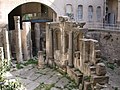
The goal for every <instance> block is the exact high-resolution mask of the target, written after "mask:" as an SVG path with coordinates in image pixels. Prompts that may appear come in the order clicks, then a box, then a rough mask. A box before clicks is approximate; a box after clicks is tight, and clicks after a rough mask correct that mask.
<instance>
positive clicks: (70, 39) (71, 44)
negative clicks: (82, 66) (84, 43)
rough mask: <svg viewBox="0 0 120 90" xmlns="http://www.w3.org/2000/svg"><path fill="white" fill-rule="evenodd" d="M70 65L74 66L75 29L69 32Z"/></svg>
mask: <svg viewBox="0 0 120 90" xmlns="http://www.w3.org/2000/svg"><path fill="white" fill-rule="evenodd" d="M68 66H69V67H73V31H70V32H69V49H68Z"/></svg>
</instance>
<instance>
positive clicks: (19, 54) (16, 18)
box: [14, 16, 23, 63]
mask: <svg viewBox="0 0 120 90" xmlns="http://www.w3.org/2000/svg"><path fill="white" fill-rule="evenodd" d="M14 21H15V33H16V36H15V38H16V47H15V49H16V58H17V62H18V63H19V62H22V61H23V58H22V45H21V30H20V16H14Z"/></svg>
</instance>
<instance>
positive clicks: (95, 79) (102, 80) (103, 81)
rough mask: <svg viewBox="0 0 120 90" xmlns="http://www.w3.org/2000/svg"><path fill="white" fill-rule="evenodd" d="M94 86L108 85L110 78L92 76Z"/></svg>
mask: <svg viewBox="0 0 120 90" xmlns="http://www.w3.org/2000/svg"><path fill="white" fill-rule="evenodd" d="M90 81H91V82H92V84H93V85H96V83H98V84H101V85H104V84H106V83H108V81H109V76H97V75H91V80H90Z"/></svg>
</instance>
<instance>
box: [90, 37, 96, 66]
mask: <svg viewBox="0 0 120 90" xmlns="http://www.w3.org/2000/svg"><path fill="white" fill-rule="evenodd" d="M96 43H97V41H96V40H92V39H91V40H90V57H89V60H90V62H91V63H92V64H94V65H95V64H96V62H97V60H96V52H95V45H96Z"/></svg>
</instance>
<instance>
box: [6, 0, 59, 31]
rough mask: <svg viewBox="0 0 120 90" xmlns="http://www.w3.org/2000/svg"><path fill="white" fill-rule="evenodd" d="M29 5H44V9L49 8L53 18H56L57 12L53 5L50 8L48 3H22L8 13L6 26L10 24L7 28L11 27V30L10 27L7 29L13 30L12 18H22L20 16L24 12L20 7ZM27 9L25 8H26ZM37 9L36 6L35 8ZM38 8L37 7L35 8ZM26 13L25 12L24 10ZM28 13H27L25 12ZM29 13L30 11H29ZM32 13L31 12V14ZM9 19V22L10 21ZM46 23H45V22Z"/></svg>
mask: <svg viewBox="0 0 120 90" xmlns="http://www.w3.org/2000/svg"><path fill="white" fill-rule="evenodd" d="M29 4H32V5H33V4H39V5H44V6H45V7H47V8H49V9H51V11H53V12H54V13H55V17H57V12H56V8H55V5H53V6H54V7H53V6H50V5H48V3H44V2H43V1H42V2H40V1H39V2H38V1H35V2H34V1H31V2H30V1H29V2H22V3H19V4H17V5H16V6H14V7H15V8H13V9H12V10H11V11H10V12H9V14H8V24H10V25H9V26H13V28H11V27H9V29H10V30H14V23H13V22H14V19H13V17H12V16H21V17H22V14H23V13H25V12H24V9H22V7H23V6H26V5H29ZM28 7H30V5H29V6H28ZM28 7H27V8H28ZM36 7H37V6H36ZM36 7H34V8H36ZM37 8H38V7H37ZM28 10H30V9H28ZM26 11H27V10H26ZM27 12H28V11H27ZM29 12H30V11H29ZM32 13H33V12H32ZM10 19H11V20H10ZM21 21H22V18H21ZM46 22H47V21H46ZM11 23H12V24H13V25H11ZM21 29H22V22H21Z"/></svg>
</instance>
